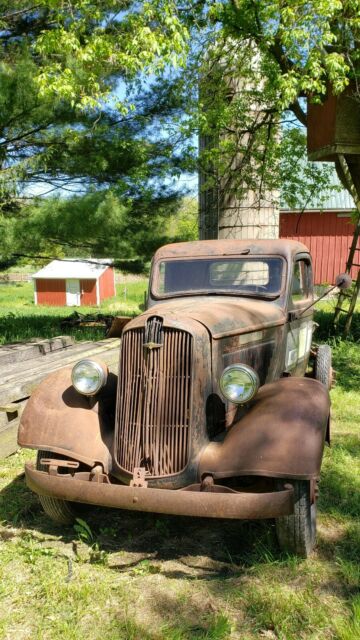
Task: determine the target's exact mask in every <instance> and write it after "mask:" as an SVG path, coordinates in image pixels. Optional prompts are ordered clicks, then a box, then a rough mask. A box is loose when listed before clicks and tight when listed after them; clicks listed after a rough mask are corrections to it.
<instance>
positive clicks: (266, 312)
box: [139, 296, 286, 339]
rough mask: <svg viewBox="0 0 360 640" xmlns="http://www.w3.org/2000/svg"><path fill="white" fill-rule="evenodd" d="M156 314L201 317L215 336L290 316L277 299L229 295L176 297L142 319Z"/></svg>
mask: <svg viewBox="0 0 360 640" xmlns="http://www.w3.org/2000/svg"><path fill="white" fill-rule="evenodd" d="M154 315H158V316H162V317H164V318H169V320H171V321H175V322H180V323H181V319H182V318H191V319H193V320H197V321H198V322H200V323H201V324H202V325H203V326H205V327H206V328H207V329H208V330H209V331H210V333H211V335H212V337H213V338H215V339H217V338H223V337H226V336H231V335H238V334H241V333H249V332H250V331H259V330H260V329H266V328H268V327H274V326H278V325H282V324H284V323H285V319H286V318H285V313H284V310H283V309H281V308H280V307H279V306H278V305H276V304H275V303H274V302H271V301H269V302H265V301H264V300H255V299H251V300H250V299H249V298H229V297H227V296H226V297H225V296H207V297H206V298H199V297H198V296H191V297H189V298H179V299H175V300H174V299H172V300H169V301H166V302H162V303H160V304H157V305H155V306H153V307H151V308H150V309H148V310H147V311H145V313H143V314H141V316H140V318H142V319H144V320H146V318H148V317H149V316H154ZM140 318H139V319H140Z"/></svg>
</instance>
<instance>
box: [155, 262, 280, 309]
mask: <svg viewBox="0 0 360 640" xmlns="http://www.w3.org/2000/svg"><path fill="white" fill-rule="evenodd" d="M271 258H273V259H279V260H281V262H282V265H283V273H282V278H281V280H282V283H281V288H280V289H279V290H278V291H276V292H275V293H266V292H263V293H262V292H258V291H232V290H231V289H217V290H210V289H209V290H203V289H202V290H196V289H192V290H189V291H174V292H169V293H159V292H158V290H157V286H158V284H159V280H160V264H161V263H163V262H193V261H195V260H198V261H200V260H208V261H209V260H211V261H214V262H219V261H222V260H223V261H231V260H244V261H246V260H254V262H256V261H260V260H269V259H271ZM287 270H288V265H287V260H286V259H285V257H284V256H282V255H279V254H274V253H271V254H252V255H244V254H240V255H232V256H229V255H218V256H214V255H208V256H176V257H174V256H169V257H166V256H165V257H164V256H161V257H159V258H158V259H157V260H156V261H155V262H154V263H153V266H152V269H151V276H150V295H151V297H152V298H153V299H154V300H168V299H171V298H185V297H191V296H232V297H235V298H238V297H241V298H257V299H260V300H276V299H278V298H280V297H281V296H282V295H283V293H284V291H285V289H286V283H287V275H288V273H287Z"/></svg>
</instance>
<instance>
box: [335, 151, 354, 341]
mask: <svg viewBox="0 0 360 640" xmlns="http://www.w3.org/2000/svg"><path fill="white" fill-rule="evenodd" d="M338 157H339V163H340V166H341V169H342V172H343V175H344V178H345V180H346V184H347V186H348V188H349V191H350V193H351V195H352V197H353V199H354V202H355V205H356V208H357V210H358V221H357V223H356V227H355V231H354V235H353V239H352V243H351V246H350V251H349V257H348V259H347V263H346V273H350V272H351V269H352V267H360V247H358V246H357V244H358V240H359V236H360V197H359V193H358V191H357V189H356V187H355V184H354V182H353V179H352V176H351V173H350V170H349V166H348V163H347V161H346V156H344V155H343V154H339V156H338ZM359 292H360V269H359V271H358V274H357V278H356V279H355V280H353V286H352V287H351V289H350V290H349V289H347V290H342V291H340V293H339V296H338V300H337V304H336V307H335V313H334V320H333V322H334V326H335V327H336V326H338V324H339V319H340V314H341V313H345V314H346V318H345V325H344V334H345V335H347V334H348V333H349V331H350V327H351V322H352V318H353V314H354V310H355V306H356V302H357V299H358V295H359ZM346 303H348V306H345V307H344V304H346Z"/></svg>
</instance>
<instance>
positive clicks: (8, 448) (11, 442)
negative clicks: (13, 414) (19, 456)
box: [0, 420, 19, 460]
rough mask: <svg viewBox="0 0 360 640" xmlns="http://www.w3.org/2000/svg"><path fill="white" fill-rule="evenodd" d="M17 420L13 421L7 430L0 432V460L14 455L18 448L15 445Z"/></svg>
mask: <svg viewBox="0 0 360 640" xmlns="http://www.w3.org/2000/svg"><path fill="white" fill-rule="evenodd" d="M18 428H19V420H14V421H13V422H11V423H10V424H9V426H8V427H7V429H4V430H3V431H1V432H0V460H1V459H2V458H6V457H7V456H10V455H11V454H12V453H15V451H17V449H18V448H19V445H18V443H17V432H18Z"/></svg>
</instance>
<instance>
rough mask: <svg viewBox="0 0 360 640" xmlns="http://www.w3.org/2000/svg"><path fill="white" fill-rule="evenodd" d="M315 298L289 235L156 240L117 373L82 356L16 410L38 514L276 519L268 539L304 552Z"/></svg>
mask: <svg viewBox="0 0 360 640" xmlns="http://www.w3.org/2000/svg"><path fill="white" fill-rule="evenodd" d="M313 295H314V294H313V276H312V264H311V257H310V254H309V251H308V249H307V248H306V247H305V246H304V245H303V244H300V243H297V242H294V241H287V240H259V241H255V240H249V241H244V240H241V241H240V240H224V241H222V240H210V241H199V242H189V243H178V244H171V245H167V246H164V247H162V248H161V249H159V250H158V251H157V253H156V254H155V256H154V259H153V262H152V268H151V276H150V284H149V291H148V297H147V305H146V310H145V311H144V312H143V313H141V314H140V315H139V316H138V317H137V318H135V319H132V320H131V321H129V322H128V323H127V324H126V326H125V327H124V328H123V332H122V340H121V347H120V360H119V370H118V376H115V375H114V374H112V373H110V374H108V371H107V367H106V365H105V364H103V363H102V362H99V361H96V360H82V361H80V362H78V363H77V364H76V365H75V366H74V367H73V369H71V368H64V369H62V370H60V371H57V372H55V373H53V374H52V375H50V376H49V377H48V378H47V379H46V380H45V381H43V382H42V383H41V384H40V386H39V387H38V388H37V390H36V391H35V392H34V394H33V395H32V397H31V399H30V400H29V402H28V404H27V406H26V409H25V411H24V413H23V416H22V419H21V424H20V429H19V438H18V439H19V444H20V445H21V446H23V447H30V448H33V449H37V450H38V453H37V461H36V463H35V464H30V463H29V464H27V465H26V479H27V483H28V485H29V487H30V488H31V489H32V490H33V491H35V492H36V493H38V494H39V497H40V501H41V504H42V506H43V508H44V510H45V512H46V513H47V514H48V515H49V516H50V517H51V518H52V519H54V520H56V521H58V522H62V523H69V522H70V521H71V520H72V519H73V518H74V517H75V515H76V506H77V505H76V503H87V504H95V505H103V506H107V507H118V508H121V509H135V510H140V511H150V512H158V513H168V514H180V515H188V516H202V517H211V518H237V519H253V518H254V519H255V518H274V519H275V522H276V532H277V537H278V541H279V544H280V546H281V548H283V549H284V550H286V551H288V552H291V553H296V554H299V555H302V556H308V555H309V554H310V553H311V551H312V549H313V546H314V543H315V535H316V500H317V495H318V481H319V476H320V467H321V461H322V456H323V450H324V444H325V441H326V440H329V411H330V402H329V392H328V387H329V386H330V381H331V353H330V350H329V348H328V347H327V346H326V345H325V346H323V347H320V348H318V349H317V350H316V351H313V350H312V334H313V327H314V323H313V308H312V306H311V305H312V304H313ZM309 359H312V361H313V362H312V365H311V366H309V365H310V364H311V363H310V362H309Z"/></svg>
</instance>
